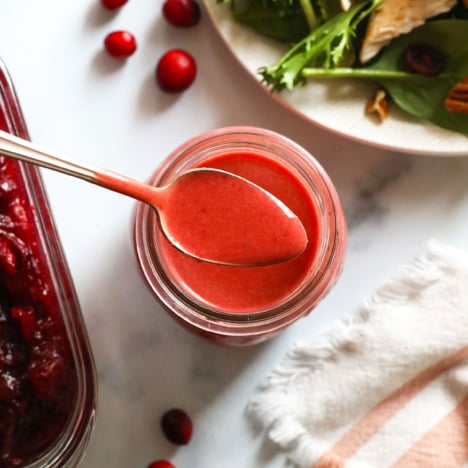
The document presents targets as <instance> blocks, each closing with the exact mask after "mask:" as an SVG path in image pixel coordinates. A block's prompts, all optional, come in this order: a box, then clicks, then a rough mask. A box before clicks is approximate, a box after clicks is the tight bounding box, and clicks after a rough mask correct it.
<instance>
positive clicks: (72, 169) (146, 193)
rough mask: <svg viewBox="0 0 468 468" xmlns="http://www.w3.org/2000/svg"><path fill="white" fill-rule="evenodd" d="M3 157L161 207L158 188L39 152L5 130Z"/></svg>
mask: <svg viewBox="0 0 468 468" xmlns="http://www.w3.org/2000/svg"><path fill="white" fill-rule="evenodd" d="M0 154H2V155H4V156H8V157H11V158H13V159H19V160H21V161H24V162H27V163H31V164H34V165H36V166H40V167H44V168H46V169H51V170H53V171H58V172H62V173H64V174H67V175H70V176H73V177H77V178H79V179H83V180H86V181H87V182H91V183H92V184H95V185H99V186H101V187H105V188H107V189H109V190H112V191H114V192H119V193H121V194H123V195H127V196H129V197H132V198H136V199H138V200H141V201H143V202H148V200H151V203H152V204H155V205H157V204H158V200H159V192H160V190H158V189H157V188H155V187H151V186H149V185H146V184H143V183H141V182H138V181H137V180H133V179H130V178H128V177H125V176H123V175H120V174H117V173H115V172H112V171H108V170H106V169H98V168H95V167H92V166H86V165H84V164H82V163H77V162H74V161H70V160H67V159H63V158H62V157H60V156H58V155H55V154H52V153H51V152H50V151H48V150H44V149H41V148H39V147H38V146H36V145H35V144H33V143H31V142H30V141H27V140H24V139H22V138H19V137H16V136H14V135H10V134H9V133H7V132H4V131H3V130H0Z"/></svg>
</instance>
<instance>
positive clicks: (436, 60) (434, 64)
mask: <svg viewBox="0 0 468 468" xmlns="http://www.w3.org/2000/svg"><path fill="white" fill-rule="evenodd" d="M404 58H405V62H406V65H408V67H409V68H410V69H411V70H412V71H414V72H415V73H419V74H420V75H423V76H437V75H439V74H440V73H442V72H443V71H444V68H445V65H446V59H445V57H444V56H443V55H442V53H441V52H439V51H438V50H437V49H434V47H432V46H430V45H427V44H414V45H410V46H409V47H407V48H406V50H405V51H404Z"/></svg>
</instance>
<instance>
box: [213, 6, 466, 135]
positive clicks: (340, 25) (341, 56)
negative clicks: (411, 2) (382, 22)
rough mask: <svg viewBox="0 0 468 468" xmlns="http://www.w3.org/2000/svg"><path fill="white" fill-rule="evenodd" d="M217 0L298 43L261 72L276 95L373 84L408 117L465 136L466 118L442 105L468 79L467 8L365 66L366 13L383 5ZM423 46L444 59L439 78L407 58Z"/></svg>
mask: <svg viewBox="0 0 468 468" xmlns="http://www.w3.org/2000/svg"><path fill="white" fill-rule="evenodd" d="M218 1H224V2H228V3H230V7H231V10H232V13H233V16H234V19H235V20H236V21H239V22H241V23H243V24H246V25H247V26H249V27H251V28H253V29H255V30H256V31H257V32H259V33H261V34H263V35H267V36H269V37H273V38H274V39H277V40H279V41H283V42H290V43H292V44H293V45H292V46H291V48H290V49H289V50H288V51H287V52H286V54H284V55H283V56H282V57H281V58H280V59H279V60H278V61H277V62H276V63H275V64H271V65H265V66H263V67H261V68H260V69H259V74H260V75H261V77H262V80H263V82H264V83H265V84H266V85H267V86H268V87H269V88H270V89H271V90H272V91H273V92H279V91H282V90H283V89H286V90H290V91H291V90H293V89H294V87H295V86H297V85H304V84H306V82H308V81H311V80H313V79H314V78H337V77H352V78H361V79H368V80H372V81H373V82H375V83H377V84H378V85H380V86H381V87H383V88H384V89H385V90H386V91H387V93H388V95H389V96H390V98H391V100H392V101H393V102H394V103H395V104H396V105H398V106H399V107H400V108H401V109H403V110H404V111H405V112H407V113H409V114H411V115H413V116H415V117H417V118H419V119H422V120H424V121H428V122H432V123H433V124H435V125H438V126H440V127H442V128H446V129H449V130H453V131H456V132H459V133H462V134H465V135H468V114H463V113H456V112H451V111H448V110H447V109H446V108H445V106H444V101H445V98H446V97H447V95H448V94H449V92H450V90H451V89H452V88H453V86H454V85H455V84H456V83H458V82H460V81H462V80H463V79H464V77H467V76H468V8H467V7H465V6H464V5H463V3H462V0H459V2H458V4H457V5H456V7H454V8H453V9H452V11H450V12H449V13H447V14H444V15H440V16H439V17H436V18H433V19H431V20H429V21H427V22H426V23H425V24H424V25H422V26H420V27H418V28H416V29H414V30H413V31H412V32H410V33H408V34H405V35H402V36H400V37H398V38H396V39H394V40H393V41H392V42H391V43H390V44H389V45H388V46H386V47H385V48H383V49H382V50H381V52H380V53H379V54H378V56H377V57H376V58H375V59H374V60H373V61H372V62H370V63H366V64H360V63H359V61H358V60H357V59H356V56H357V55H358V53H359V48H360V42H361V41H362V39H363V37H364V34H365V28H366V25H367V20H368V18H369V15H370V14H371V13H372V12H373V11H374V10H375V9H376V8H377V7H378V6H379V4H380V3H381V2H382V0H361V1H359V2H358V3H355V4H354V5H353V6H352V7H351V8H350V9H349V10H347V11H342V10H341V8H340V1H339V0H218ZM306 4H307V5H306ZM299 36H300V37H299ZM418 44H424V45H429V46H432V47H434V48H435V49H436V50H437V51H438V52H440V53H441V54H442V55H443V56H444V58H445V61H446V65H445V68H444V70H443V71H442V73H440V74H439V75H437V76H433V77H426V76H423V75H420V74H417V73H414V72H412V71H411V70H409V69H408V67H407V66H406V65H405V63H404V61H403V60H402V56H403V53H404V51H405V50H406V48H407V47H408V46H410V45H418ZM348 63H349V65H347V64H348Z"/></svg>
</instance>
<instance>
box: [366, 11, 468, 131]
mask: <svg viewBox="0 0 468 468" xmlns="http://www.w3.org/2000/svg"><path fill="white" fill-rule="evenodd" d="M414 44H426V45H430V46H432V47H434V48H435V49H436V50H438V51H439V52H441V53H442V54H443V55H444V56H445V59H446V66H445V69H444V71H443V73H442V74H440V75H439V76H436V77H427V78H425V77H419V79H415V78H416V77H417V75H416V76H415V75H414V74H411V75H412V77H407V78H406V79H399V78H396V77H391V76H387V77H386V76H385V75H384V73H385V71H386V70H390V71H391V70H401V69H402V64H401V57H402V54H403V52H404V50H405V49H406V48H407V47H408V46H410V45H414ZM371 70H375V71H377V72H378V73H379V74H380V76H379V75H376V76H375V77H374V78H375V81H377V82H379V83H380V84H381V85H382V86H383V87H385V88H386V90H387V91H388V93H389V94H390V95H391V97H392V99H393V100H394V101H395V103H396V104H397V105H398V106H399V107H401V108H402V109H403V110H404V111H406V112H408V113H409V114H411V115H413V116H415V117H418V118H420V119H422V120H426V121H429V122H432V123H434V124H436V125H438V126H440V127H442V128H446V129H449V130H454V131H457V132H460V133H462V134H465V135H468V114H460V113H455V112H450V111H448V110H447V109H445V107H444V100H445V98H446V97H447V95H448V93H449V91H450V90H451V89H452V87H453V86H454V85H455V84H456V83H457V82H459V81H461V80H462V79H463V78H464V77H465V76H468V23H467V21H466V20H457V19H453V20H439V21H430V22H428V23H426V24H425V25H423V26H421V27H419V28H417V29H415V30H414V31H412V32H411V33H409V34H407V35H405V36H401V37H399V38H397V39H395V40H394V41H392V43H391V44H390V45H389V46H387V47H386V48H385V49H384V50H383V51H382V53H381V54H380V56H379V57H378V59H377V60H376V61H375V62H374V63H373V64H372V65H371V66H370V67H369V71H371Z"/></svg>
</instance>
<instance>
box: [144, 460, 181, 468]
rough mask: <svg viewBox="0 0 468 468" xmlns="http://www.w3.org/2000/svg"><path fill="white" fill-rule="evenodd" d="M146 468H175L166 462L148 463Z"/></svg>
mask: <svg viewBox="0 0 468 468" xmlns="http://www.w3.org/2000/svg"><path fill="white" fill-rule="evenodd" d="M148 468H175V466H174V465H173V464H172V463H170V462H168V461H167V460H156V461H154V462H152V463H150V464H149V465H148Z"/></svg>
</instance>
